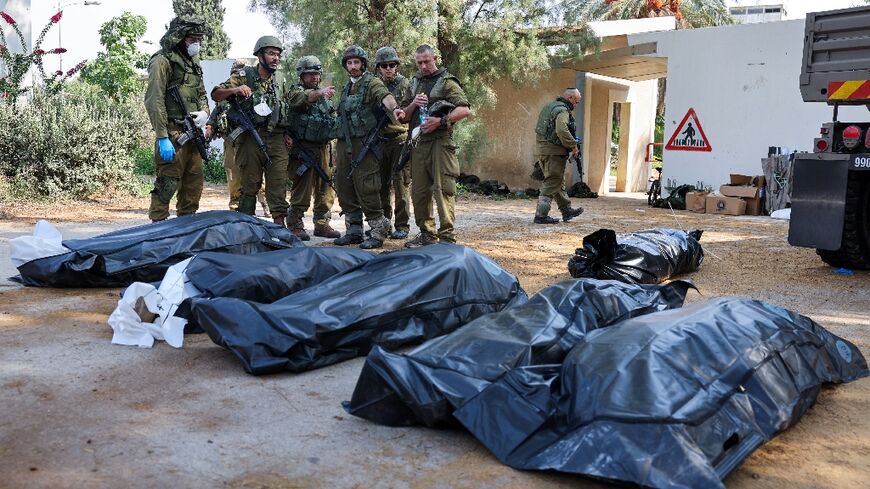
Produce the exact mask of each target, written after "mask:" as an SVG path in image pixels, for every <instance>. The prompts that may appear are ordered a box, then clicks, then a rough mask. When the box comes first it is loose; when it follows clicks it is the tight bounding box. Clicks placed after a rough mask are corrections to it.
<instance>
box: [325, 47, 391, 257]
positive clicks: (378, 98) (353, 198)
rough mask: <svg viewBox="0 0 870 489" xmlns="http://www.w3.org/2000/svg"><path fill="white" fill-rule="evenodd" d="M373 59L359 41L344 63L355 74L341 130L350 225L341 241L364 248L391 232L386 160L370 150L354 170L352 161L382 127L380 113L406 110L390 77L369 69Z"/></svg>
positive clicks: (341, 175)
mask: <svg viewBox="0 0 870 489" xmlns="http://www.w3.org/2000/svg"><path fill="white" fill-rule="evenodd" d="M368 61H369V59H368V55H367V54H366V52H365V50H364V49H362V48H361V47H359V46H349V47H348V48H347V49H345V50H344V53H343V54H342V57H341V64H342V66H343V67H344V69H345V70H346V71H347V72H348V74H349V75H350V80H348V81H347V83H346V84H345V85H344V88H343V89H342V91H341V101H340V102H339V103H338V122H337V124H336V132H335V134H336V135H337V137H338V144H337V151H336V152H337V153H338V158H337V159H338V165H337V169H336V172H337V177H336V185H337V188H338V203H339V204H340V205H341V210H342V212H343V213H344V219H345V224H346V226H347V231H345V234H344V236H342V237H340V238H338V239H336V240H335V244H336V245H339V246H346V245H349V244H359V245H360V248H364V249H370V248H380V247H382V246H383V245H384V240H385V239H386V238H387V237H388V236H389V234H390V221H389V219H387V218H386V217H384V210H383V207H382V205H381V197H380V194H381V175H380V171H381V169H380V162H379V161H377V159H375V157H374V156H373V155H372V154H371V152H367V153H366V154H365V155H364V157H363V159H362V161H361V162H360V164H359V166H358V167H357V168H356V169H355V170H354V172H353V174H352V175H350V170H351V162H352V161H353V160H354V159H355V158H357V157H358V156H359V155H360V150H361V148H362V146H363V141H364V140H365V139H366V137H367V136H369V135H370V133H371V132H372V131H374V130H376V129H377V126H378V115H377V114H378V113H384V112H385V116H387V117H390V118H391V119H393V120H395V119H396V117H402V116H404V112H402V110H401V109H399V108H398V107H397V103H396V99H395V97H393V95H392V94H391V93H390V90H389V89H388V88H387V86H386V85H384V82H383V81H381V79H380V78H377V77H375V76H374V75H372V74H371V73H370V72H368V71H366V67H367V66H368ZM349 175H350V176H349ZM363 216H365V219H366V221H367V222H368V224H369V226H370V227H371V235H370V236H369V238H368V239H363V226H362V223H363Z"/></svg>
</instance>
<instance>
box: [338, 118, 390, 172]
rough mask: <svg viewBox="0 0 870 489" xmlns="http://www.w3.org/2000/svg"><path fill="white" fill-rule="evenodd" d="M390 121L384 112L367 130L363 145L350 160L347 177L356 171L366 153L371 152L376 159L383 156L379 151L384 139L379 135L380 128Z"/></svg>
mask: <svg viewBox="0 0 870 489" xmlns="http://www.w3.org/2000/svg"><path fill="white" fill-rule="evenodd" d="M389 122H390V118H389V117H387V114H386V112H385V113H384V114H383V115H381V117H380V119H378V123H377V124H376V125H375V127H374V128H373V129H372V130H371V131H369V133H368V135H367V136H366V139H365V141H363V146H362V148H361V149H360V150H359V154H357V155H356V158H354V159H353V161H351V162H350V171H348V172H347V178H351V177H352V176H353V172H354V171H356V169H357V167H358V166H359V165H360V164H361V163H362V162H363V160H364V159H365V158H366V155H368V154H369V152H371V153H372V154H373V155H374V157H375V158H376V159H378V160H381V158H383V156H384V155H383V152H381V143H382V142H384V141H386V139H385V138H384V137H383V136H381V130H382V129H383V128H384V127H386V125H387V124H388V123H389Z"/></svg>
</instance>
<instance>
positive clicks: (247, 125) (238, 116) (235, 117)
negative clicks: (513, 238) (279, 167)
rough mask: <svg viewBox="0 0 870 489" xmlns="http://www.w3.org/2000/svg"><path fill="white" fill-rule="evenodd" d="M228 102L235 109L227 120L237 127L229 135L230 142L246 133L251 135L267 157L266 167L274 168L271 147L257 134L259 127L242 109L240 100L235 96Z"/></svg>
mask: <svg viewBox="0 0 870 489" xmlns="http://www.w3.org/2000/svg"><path fill="white" fill-rule="evenodd" d="M227 101H228V102H229V103H230V107H232V109H233V110H229V111H227V120H229V121H230V124H232V125H234V126H236V128H235V129H233V130H232V132H230V134H229V138H230V141H233V142H235V141H236V139H239V136H241V135H242V134H244V133H248V134H250V135H251V137H252V138H253V139H254V142H255V143H257V147H258V148H260V152H261V153H263V156H264V157H266V166H272V158H270V157H269V147H268V146H266V143H265V142H264V141H263V138H261V137H260V133H259V132H257V126H255V125H254V123H253V122H251V116H250V115H249V114H248V112H247V111H246V110H245V109H243V108H242V104H241V103H239V98H238V97H237V96H235V95H233V96H231V97H228V98H227Z"/></svg>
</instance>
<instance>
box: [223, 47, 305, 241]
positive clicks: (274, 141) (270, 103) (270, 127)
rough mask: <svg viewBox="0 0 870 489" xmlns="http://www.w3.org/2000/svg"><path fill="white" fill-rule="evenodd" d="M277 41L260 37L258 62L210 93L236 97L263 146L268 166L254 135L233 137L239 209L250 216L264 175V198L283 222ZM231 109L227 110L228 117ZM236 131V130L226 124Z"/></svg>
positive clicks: (283, 167)
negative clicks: (238, 174)
mask: <svg viewBox="0 0 870 489" xmlns="http://www.w3.org/2000/svg"><path fill="white" fill-rule="evenodd" d="M283 49H284V48H283V47H282V46H281V41H279V40H278V38H276V37H274V36H263V37H261V38H260V39H258V40H257V43H256V44H255V45H254V56H256V57H257V59H258V61H259V62H258V63H257V66H245V67H244V69H242V70H240V71H238V72H236V73H234V74H233V75H232V76H230V79H229V80H227V81H226V82H224V83H221V84H220V85H218V86H216V87H214V88H213V89H212V91H211V97H212V99H213V100H214V101H215V102H220V101H222V100H225V99H227V98H228V97H231V96H236V97H238V98H239V101H240V105H241V108H242V110H244V111H245V113H246V114H247V116H248V117H249V118H250V119H251V121H252V122H253V123H254V125H255V126H256V127H257V132H258V133H259V135H260V137H261V138H262V139H263V142H265V143H266V146H268V155H269V158H270V159H271V164H268V163H267V160H266V157H265V156H264V155H263V152H262V151H261V150H260V148H259V146H257V143H256V142H255V140H254V138H253V137H251V135H250V134H248V133H244V134H242V135H241V136H239V138H238V139H237V140H236V141H235V149H236V161H237V162H238V165H239V170H240V171H241V173H242V193H241V195H240V196H239V212H243V213H245V214H249V215H254V211H255V210H256V207H257V198H256V195H257V191H259V190H260V185H261V184H262V181H263V174H264V173H265V176H266V202H267V203H268V204H269V210H270V211H271V213H272V220H273V221H274V222H275V224H281V225H285V218H286V217H287V208H288V204H287V163H288V154H287V147H286V142H285V135H284V127H283V126H284V121H283V115H282V112H285V110H284V109H283V107H284V101H283V97H282V91H281V87H279V84H278V81H277V77H276V76H275V71H276V70H277V69H278V63H279V61H280V60H281V53H282V51H283ZM233 110H234V109H232V108H230V110H229V115H232V111H233ZM231 129H235V128H231Z"/></svg>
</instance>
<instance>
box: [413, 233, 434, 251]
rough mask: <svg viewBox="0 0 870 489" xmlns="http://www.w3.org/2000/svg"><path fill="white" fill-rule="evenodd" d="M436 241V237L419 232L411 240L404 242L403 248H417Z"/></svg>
mask: <svg viewBox="0 0 870 489" xmlns="http://www.w3.org/2000/svg"><path fill="white" fill-rule="evenodd" d="M436 243H438V238H436V237H435V236H432V235H431V234H428V233H420V234H418V235H417V237H416V238H414V239H412V240H411V241H406V242H405V248H419V247H421V246H429V245H433V244H436Z"/></svg>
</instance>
